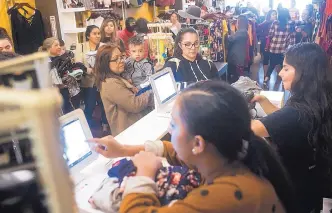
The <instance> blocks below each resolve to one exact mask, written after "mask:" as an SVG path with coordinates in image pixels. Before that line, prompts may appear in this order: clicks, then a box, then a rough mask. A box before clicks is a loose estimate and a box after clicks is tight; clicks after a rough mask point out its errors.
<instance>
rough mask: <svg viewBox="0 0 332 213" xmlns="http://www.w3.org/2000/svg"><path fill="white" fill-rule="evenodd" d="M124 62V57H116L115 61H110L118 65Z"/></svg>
mask: <svg viewBox="0 0 332 213" xmlns="http://www.w3.org/2000/svg"><path fill="white" fill-rule="evenodd" d="M125 60H126V56H124V55H122V56H119V57H117V58H116V59H113V60H110V62H117V63H120V62H123V61H125Z"/></svg>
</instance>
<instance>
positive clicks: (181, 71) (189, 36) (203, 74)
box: [164, 28, 218, 83]
mask: <svg viewBox="0 0 332 213" xmlns="http://www.w3.org/2000/svg"><path fill="white" fill-rule="evenodd" d="M199 45H200V41H199V36H198V33H197V31H196V30H195V29H194V28H184V29H181V30H180V31H179V32H178V34H177V36H176V38H175V50H174V57H173V58H171V59H169V60H168V61H167V62H166V63H165V65H164V67H170V68H171V69H172V71H173V74H174V77H175V80H176V81H177V82H189V83H193V82H198V81H201V80H208V79H218V70H217V68H216V66H215V65H214V63H213V62H212V61H209V60H205V59H203V58H202V56H201V55H200V54H199V53H198V50H199Z"/></svg>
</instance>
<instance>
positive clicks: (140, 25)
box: [135, 18, 149, 34]
mask: <svg viewBox="0 0 332 213" xmlns="http://www.w3.org/2000/svg"><path fill="white" fill-rule="evenodd" d="M135 29H136V32H137V33H144V34H147V33H148V32H149V28H148V21H147V20H146V19H145V18H139V19H137V20H136V28H135Z"/></svg>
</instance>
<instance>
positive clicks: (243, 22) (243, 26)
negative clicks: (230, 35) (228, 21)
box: [237, 15, 249, 30]
mask: <svg viewBox="0 0 332 213" xmlns="http://www.w3.org/2000/svg"><path fill="white" fill-rule="evenodd" d="M237 23H238V28H239V30H248V26H249V21H248V18H247V17H246V16H245V15H239V17H238V19H237Z"/></svg>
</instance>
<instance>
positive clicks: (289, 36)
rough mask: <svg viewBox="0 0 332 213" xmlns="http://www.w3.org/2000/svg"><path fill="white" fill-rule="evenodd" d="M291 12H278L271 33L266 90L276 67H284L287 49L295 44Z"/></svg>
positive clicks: (265, 80) (265, 78)
mask: <svg viewBox="0 0 332 213" xmlns="http://www.w3.org/2000/svg"><path fill="white" fill-rule="evenodd" d="M288 21H289V12H288V10H287V9H285V8H281V9H279V10H278V20H277V21H275V22H273V24H272V26H271V28H270V31H269V46H268V47H267V50H268V52H269V54H270V65H269V68H268V70H267V74H266V75H265V76H264V84H263V85H264V89H268V82H269V80H270V77H271V74H272V72H273V70H274V68H275V67H276V66H278V65H279V66H280V67H278V70H280V68H281V67H282V62H283V60H284V53H285V51H286V49H287V47H289V46H291V45H294V44H295V31H294V30H293V27H292V26H291V24H290V23H289V22H288Z"/></svg>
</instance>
